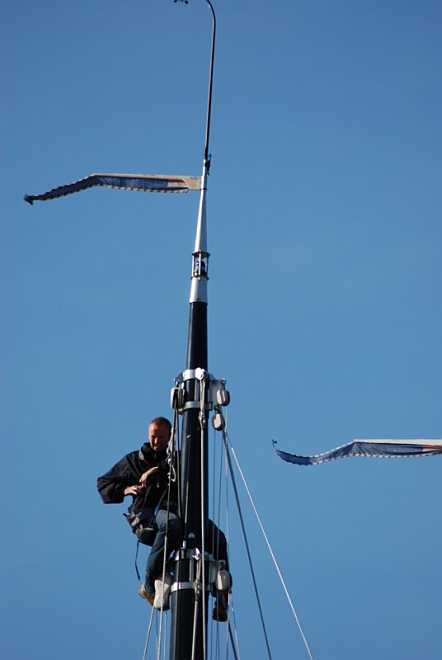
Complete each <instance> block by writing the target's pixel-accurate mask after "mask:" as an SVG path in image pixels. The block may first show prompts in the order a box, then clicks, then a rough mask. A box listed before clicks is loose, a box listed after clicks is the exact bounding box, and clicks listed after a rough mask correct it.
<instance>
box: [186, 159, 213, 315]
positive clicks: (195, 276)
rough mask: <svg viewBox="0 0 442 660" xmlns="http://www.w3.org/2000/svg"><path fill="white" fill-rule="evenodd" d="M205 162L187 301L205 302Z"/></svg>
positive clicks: (207, 256)
mask: <svg viewBox="0 0 442 660" xmlns="http://www.w3.org/2000/svg"><path fill="white" fill-rule="evenodd" d="M207 170H208V167H207V163H206V162H204V165H203V173H202V176H201V193H200V203H199V208H198V221H197V225H196V235H195V247H194V250H193V253H192V281H191V285H190V297H189V302H191V303H193V302H204V303H207V280H208V279H209V277H208V266H209V253H208V252H207V219H206V194H207V173H208V172H207Z"/></svg>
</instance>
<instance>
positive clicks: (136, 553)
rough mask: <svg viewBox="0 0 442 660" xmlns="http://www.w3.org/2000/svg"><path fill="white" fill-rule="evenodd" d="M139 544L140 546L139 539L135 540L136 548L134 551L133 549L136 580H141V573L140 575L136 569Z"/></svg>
mask: <svg viewBox="0 0 442 660" xmlns="http://www.w3.org/2000/svg"><path fill="white" fill-rule="evenodd" d="M139 546H140V541H137V549H136V551H135V571H136V573H137V578H138V581H140V580H141V575H140V571H139V570H138V563H137V560H138V548H139Z"/></svg>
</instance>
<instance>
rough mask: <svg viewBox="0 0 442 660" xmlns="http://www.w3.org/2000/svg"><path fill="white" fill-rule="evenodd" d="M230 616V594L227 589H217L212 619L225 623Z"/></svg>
mask: <svg viewBox="0 0 442 660" xmlns="http://www.w3.org/2000/svg"><path fill="white" fill-rule="evenodd" d="M228 618H229V595H228V592H227V591H217V592H216V596H215V605H214V608H213V612H212V619H213V620H214V621H219V622H220V623H225V622H226V621H227V619H228Z"/></svg>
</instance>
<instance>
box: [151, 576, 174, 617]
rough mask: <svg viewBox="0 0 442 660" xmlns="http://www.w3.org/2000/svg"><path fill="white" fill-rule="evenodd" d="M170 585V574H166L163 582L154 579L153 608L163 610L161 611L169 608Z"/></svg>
mask: <svg viewBox="0 0 442 660" xmlns="http://www.w3.org/2000/svg"><path fill="white" fill-rule="evenodd" d="M171 586H172V577H171V576H170V575H167V574H166V576H165V578H164V582H163V580H155V600H154V601H153V606H154V607H155V609H157V610H163V612H165V611H166V610H168V609H169V594H170V588H171Z"/></svg>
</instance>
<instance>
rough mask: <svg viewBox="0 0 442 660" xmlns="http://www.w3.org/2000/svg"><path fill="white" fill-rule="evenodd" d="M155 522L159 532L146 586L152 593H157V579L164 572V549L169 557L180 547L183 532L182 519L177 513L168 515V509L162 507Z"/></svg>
mask: <svg viewBox="0 0 442 660" xmlns="http://www.w3.org/2000/svg"><path fill="white" fill-rule="evenodd" d="M168 519H169V520H168ZM155 523H156V526H157V528H158V532H157V534H156V536H155V540H154V542H153V543H152V549H151V551H150V554H149V557H148V558H147V564H146V580H145V587H146V591H147V592H148V593H149V594H150V595H154V594H155V580H156V579H157V578H158V577H160V576H161V575H162V573H163V558H164V550H165V551H166V557H168V555H169V554H170V552H171V551H172V550H175V549H176V548H178V547H179V544H180V541H181V534H182V525H181V520H180V519H179V518H178V516H177V515H176V514H175V513H171V512H169V516H168V515H167V511H165V510H164V509H160V510H159V511H158V512H157V515H156V516H155ZM166 530H167V547H166V548H164V546H165V543H166Z"/></svg>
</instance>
